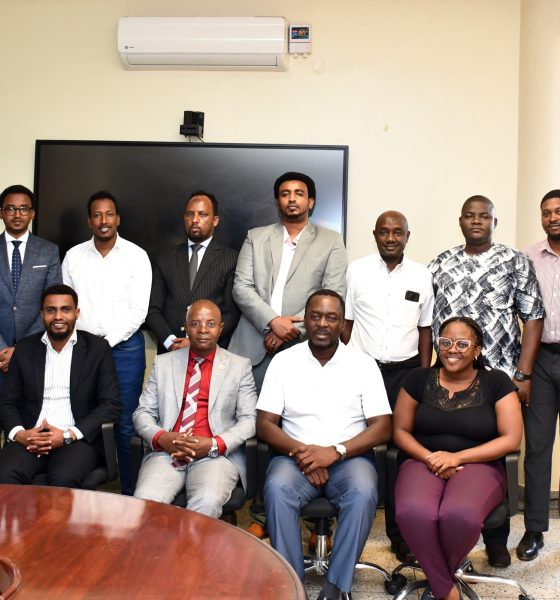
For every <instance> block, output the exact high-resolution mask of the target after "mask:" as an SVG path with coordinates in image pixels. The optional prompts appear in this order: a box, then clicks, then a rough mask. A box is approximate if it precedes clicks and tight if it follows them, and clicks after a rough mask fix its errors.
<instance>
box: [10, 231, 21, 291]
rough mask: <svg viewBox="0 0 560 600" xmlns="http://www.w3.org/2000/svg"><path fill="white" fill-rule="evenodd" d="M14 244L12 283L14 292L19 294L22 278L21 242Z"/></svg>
mask: <svg viewBox="0 0 560 600" xmlns="http://www.w3.org/2000/svg"><path fill="white" fill-rule="evenodd" d="M12 244H13V245H14V251H13V252H12V283H13V284H14V292H17V290H18V286H19V280H20V278H21V254H20V253H19V245H20V244H21V242H20V241H18V242H12Z"/></svg>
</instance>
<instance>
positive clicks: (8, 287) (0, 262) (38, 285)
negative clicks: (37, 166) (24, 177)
mask: <svg viewBox="0 0 560 600" xmlns="http://www.w3.org/2000/svg"><path fill="white" fill-rule="evenodd" d="M33 203H34V195H33V192H32V191H31V190H29V189H27V188H26V187H24V186H23V185H12V186H10V187H7V188H6V189H5V190H4V191H3V192H2V194H0V205H1V207H2V213H1V218H2V220H3V221H4V226H5V228H6V230H5V232H4V233H2V235H0V277H1V279H2V282H3V283H2V285H0V373H1V375H0V391H1V390H2V387H3V383H4V381H3V380H4V374H5V373H6V372H7V370H8V367H9V365H10V359H11V358H12V354H13V352H14V348H15V345H16V342H18V341H19V340H20V339H22V338H24V337H26V336H28V335H31V334H32V333H36V332H38V331H44V329H45V328H44V326H43V321H42V319H41V315H40V310H41V294H42V293H43V291H44V290H45V289H46V288H48V287H50V286H51V285H53V284H55V283H62V273H61V271H60V256H59V252H58V246H56V245H55V244H52V243H51V242H48V241H47V240H43V239H41V238H38V237H36V236H34V235H33V234H32V233H30V231H29V224H30V223H31V221H32V220H33V218H34V217H35V210H34V209H33Z"/></svg>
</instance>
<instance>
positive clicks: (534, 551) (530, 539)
mask: <svg viewBox="0 0 560 600" xmlns="http://www.w3.org/2000/svg"><path fill="white" fill-rule="evenodd" d="M543 546H544V539H543V534H542V533H540V532H539V531H528V530H527V531H525V533H524V534H523V537H522V538H521V541H520V542H519V544H518V546H517V550H516V551H515V552H516V554H517V558H518V559H519V560H533V559H535V558H537V556H538V555H539V550H540V549H541V548H542V547H543Z"/></svg>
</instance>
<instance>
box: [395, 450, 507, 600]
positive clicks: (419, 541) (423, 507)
mask: <svg viewBox="0 0 560 600" xmlns="http://www.w3.org/2000/svg"><path fill="white" fill-rule="evenodd" d="M506 489H507V488H506V478H505V471H504V467H503V466H502V464H501V463H500V462H499V461H495V462H491V463H481V464H474V463H473V464H467V465H464V468H463V469H462V470H460V471H458V472H457V473H456V474H455V475H453V476H452V477H451V478H450V479H448V480H445V479H441V478H440V477H437V476H436V475H434V474H433V473H432V472H431V471H430V470H429V469H428V467H427V466H426V465H425V464H424V463H423V462H420V461H417V460H412V459H409V460H406V461H405V462H404V463H403V464H402V465H401V467H400V469H399V474H398V477H397V483H396V487H395V503H396V518H397V523H398V525H399V528H400V530H401V534H402V536H403V537H404V539H405V540H406V542H407V544H408V545H409V547H410V549H411V550H412V552H413V553H414V555H415V556H416V559H417V560H418V562H419V564H420V566H421V567H422V569H423V571H424V573H425V574H426V577H427V579H428V582H429V584H430V586H431V588H432V592H433V593H434V595H435V596H436V597H438V598H439V597H442V596H445V595H446V594H447V593H449V591H450V590H451V587H452V586H453V584H454V573H455V571H456V570H457V567H458V566H459V565H460V564H461V562H462V561H463V559H464V558H465V557H466V556H467V554H468V553H469V552H470V551H471V550H472V548H473V547H474V546H475V545H476V542H477V541H478V537H479V535H480V531H481V529H482V526H483V523H484V519H485V518H486V517H487V516H488V514H489V513H490V512H491V511H492V510H493V509H494V508H495V507H496V506H498V504H500V503H501V502H502V501H503V500H504V498H505V495H506Z"/></svg>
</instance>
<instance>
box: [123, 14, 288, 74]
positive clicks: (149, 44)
mask: <svg viewBox="0 0 560 600" xmlns="http://www.w3.org/2000/svg"><path fill="white" fill-rule="evenodd" d="M286 31H287V24H286V21H285V19H284V18H282V17H122V18H121V19H119V31H118V46H119V53H120V55H121V60H122V62H123V64H124V66H125V67H126V68H127V69H199V70H240V71H245V70H247V71H253V70H260V71H285V70H286V67H287V36H286Z"/></svg>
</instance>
